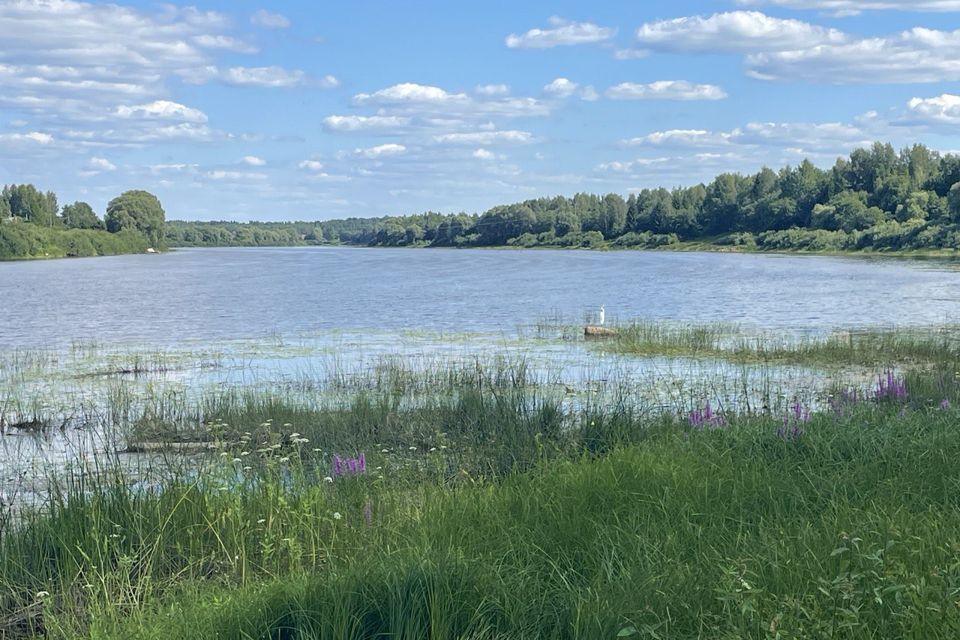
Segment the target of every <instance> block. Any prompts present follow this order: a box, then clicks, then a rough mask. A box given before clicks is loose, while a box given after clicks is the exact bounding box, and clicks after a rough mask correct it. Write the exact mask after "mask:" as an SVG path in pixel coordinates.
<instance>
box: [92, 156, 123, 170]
mask: <svg viewBox="0 0 960 640" xmlns="http://www.w3.org/2000/svg"><path fill="white" fill-rule="evenodd" d="M87 166H88V167H89V168H90V169H91V170H93V171H116V170H117V165H115V164H113V163H112V162H110V161H109V160H107V159H106V158H90V160H88V161H87Z"/></svg>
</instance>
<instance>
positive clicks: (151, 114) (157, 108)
mask: <svg viewBox="0 0 960 640" xmlns="http://www.w3.org/2000/svg"><path fill="white" fill-rule="evenodd" d="M115 115H116V116H118V117H120V118H144V119H157V120H182V121H184V122H206V121H207V115H206V114H205V113H204V112H203V111H200V110H199V109H193V108H191V107H187V106H184V105H182V104H180V103H177V102H171V101H169V100H156V101H154V102H150V103H148V104H138V105H131V106H127V105H120V106H119V107H117V110H116V111H115Z"/></svg>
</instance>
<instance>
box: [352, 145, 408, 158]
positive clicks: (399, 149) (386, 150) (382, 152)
mask: <svg viewBox="0 0 960 640" xmlns="http://www.w3.org/2000/svg"><path fill="white" fill-rule="evenodd" d="M406 150H407V148H406V147H405V146H403V145H402V144H394V143H392V142H391V143H387V144H380V145H377V146H375V147H370V148H368V149H357V150H355V151H354V153H356V154H357V155H361V156H364V157H367V158H380V157H383V156H396V155H400V154H401V153H405V152H406Z"/></svg>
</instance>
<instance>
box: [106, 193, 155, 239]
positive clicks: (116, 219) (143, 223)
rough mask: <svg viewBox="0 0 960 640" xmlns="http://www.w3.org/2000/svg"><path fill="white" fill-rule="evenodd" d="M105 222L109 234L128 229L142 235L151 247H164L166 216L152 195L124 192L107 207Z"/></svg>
mask: <svg viewBox="0 0 960 640" xmlns="http://www.w3.org/2000/svg"><path fill="white" fill-rule="evenodd" d="M105 221H106V225H107V231H110V232H111V233H117V232H119V231H123V230H125V229H130V230H133V231H136V232H137V233H139V234H141V235H143V237H145V238H146V239H147V240H148V241H149V242H150V245H151V246H153V247H156V248H160V247H162V246H164V224H165V222H166V215H165V214H164V211H163V207H162V206H160V201H159V200H157V197H156V196H155V195H153V194H152V193H149V192H147V191H125V192H124V193H122V194H121V195H119V196H117V197H116V198H114V199H113V200H111V201H110V203H109V204H108V205H107V215H106V218H105Z"/></svg>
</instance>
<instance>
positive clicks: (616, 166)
mask: <svg viewBox="0 0 960 640" xmlns="http://www.w3.org/2000/svg"><path fill="white" fill-rule="evenodd" d="M672 160H673V159H672V158H638V159H636V160H630V161H627V162H621V161H616V160H615V161H613V162H604V163H602V164H599V165H597V167H596V168H597V170H598V171H607V172H610V173H633V172H634V171H636V170H637V169H642V168H645V167H652V166H655V165H658V164H665V163H668V162H671V161H672Z"/></svg>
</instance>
